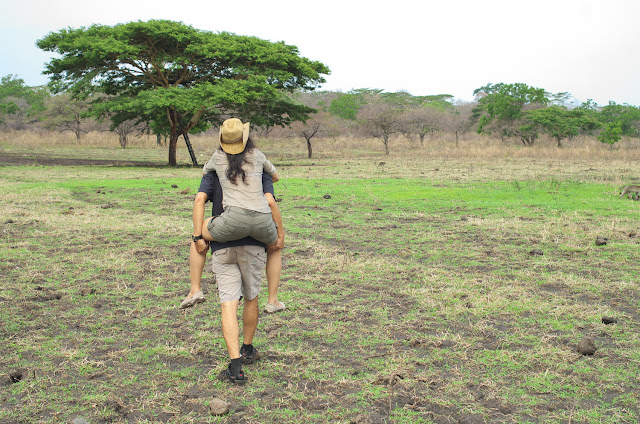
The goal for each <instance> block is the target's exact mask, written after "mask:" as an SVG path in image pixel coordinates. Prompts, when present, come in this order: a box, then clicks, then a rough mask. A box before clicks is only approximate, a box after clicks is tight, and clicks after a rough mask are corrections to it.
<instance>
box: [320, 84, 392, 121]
mask: <svg viewBox="0 0 640 424" xmlns="http://www.w3.org/2000/svg"><path fill="white" fill-rule="evenodd" d="M381 92H382V90H378V89H370V88H360V89H356V90H351V91H349V92H348V93H344V94H341V95H340V96H338V97H336V98H335V99H333V100H332V101H331V104H330V105H329V113H331V114H332V115H334V116H338V117H340V118H342V119H346V120H349V121H355V120H356V119H357V117H358V112H359V111H360V108H362V106H364V105H366V104H367V103H369V98H371V97H375V96H378V95H379V94H380V93H381Z"/></svg>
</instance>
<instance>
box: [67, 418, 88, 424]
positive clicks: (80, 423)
mask: <svg viewBox="0 0 640 424" xmlns="http://www.w3.org/2000/svg"><path fill="white" fill-rule="evenodd" d="M71 424H89V421H87V420H86V419H84V418H82V417H78V418H74V419H73V421H71Z"/></svg>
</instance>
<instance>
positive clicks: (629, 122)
mask: <svg viewBox="0 0 640 424" xmlns="http://www.w3.org/2000/svg"><path fill="white" fill-rule="evenodd" d="M599 117H600V121H602V122H603V123H605V124H614V123H615V124H618V125H619V127H620V134H621V135H626V136H628V137H640V108H638V107H636V106H631V105H627V104H624V105H619V104H617V103H615V102H609V104H608V105H607V106H605V107H603V108H602V110H601V111H600V116H599ZM612 131H614V132H615V130H612Z"/></svg>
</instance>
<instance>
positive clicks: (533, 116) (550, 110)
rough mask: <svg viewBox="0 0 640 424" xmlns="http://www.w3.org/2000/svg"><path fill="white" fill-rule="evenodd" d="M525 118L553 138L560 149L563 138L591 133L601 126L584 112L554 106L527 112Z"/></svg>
mask: <svg viewBox="0 0 640 424" xmlns="http://www.w3.org/2000/svg"><path fill="white" fill-rule="evenodd" d="M526 118H527V119H528V120H529V121H531V122H533V123H534V124H535V125H538V126H539V127H540V128H542V129H543V130H544V131H545V132H546V133H548V134H549V135H550V136H551V137H553V138H555V139H556V142H557V143H558V147H562V140H564V139H565V138H568V137H572V136H576V135H578V134H580V132H581V131H592V130H595V129H597V128H600V127H601V126H602V125H601V124H600V123H599V122H598V121H596V120H595V119H593V118H591V117H589V116H588V114H587V113H586V112H585V111H584V110H581V109H573V110H568V109H565V108H564V107H562V106H556V105H554V106H550V107H547V108H544V109H536V110H532V111H529V112H528V113H527V115H526Z"/></svg>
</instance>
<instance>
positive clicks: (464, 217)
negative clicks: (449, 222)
mask: <svg viewBox="0 0 640 424" xmlns="http://www.w3.org/2000/svg"><path fill="white" fill-rule="evenodd" d="M468 220H469V218H467V217H466V216H461V217H460V221H468Z"/></svg>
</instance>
